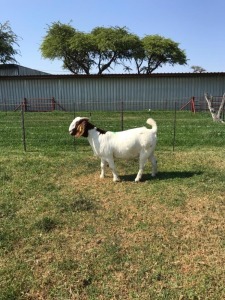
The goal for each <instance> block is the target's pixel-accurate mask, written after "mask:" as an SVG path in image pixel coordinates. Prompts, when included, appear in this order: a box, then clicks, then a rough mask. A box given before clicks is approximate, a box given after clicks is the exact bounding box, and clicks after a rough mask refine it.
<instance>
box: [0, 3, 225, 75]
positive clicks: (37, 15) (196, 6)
mask: <svg viewBox="0 0 225 300" xmlns="http://www.w3.org/2000/svg"><path fill="white" fill-rule="evenodd" d="M0 4H1V14H0V23H4V22H6V21H9V22H10V26H11V28H12V30H13V31H14V33H16V34H17V35H18V36H19V37H21V39H20V40H19V46H20V47H19V48H18V49H19V50H20V53H21V55H20V56H16V59H17V61H18V62H19V63H20V65H22V66H26V67H29V68H33V69H38V70H41V71H45V72H49V73H52V74H65V73H69V72H65V70H63V69H62V67H61V66H62V62H61V61H50V60H48V59H44V58H42V56H41V52H40V50H39V47H40V44H41V42H42V40H43V38H44V36H45V35H46V30H47V28H48V25H51V24H52V23H53V22H57V21H60V22H61V23H70V22H71V23H70V24H71V25H72V26H73V27H74V28H76V29H77V30H79V31H83V32H90V31H91V30H92V29H93V28H94V27H97V26H104V27H109V26H121V27H122V26H126V27H127V28H128V29H129V31H130V32H132V33H134V34H137V35H138V36H139V37H144V36H145V35H151V34H159V35H161V36H164V37H166V38H171V39H172V40H173V41H175V42H177V43H179V47H180V48H181V49H184V50H185V52H186V55H187V58H188V59H189V61H188V65H187V66H179V65H178V66H174V67H171V66H167V65H166V66H164V67H162V68H159V69H157V71H156V72H160V73H161V72H162V73H164V72H192V70H191V66H193V65H198V66H201V67H202V68H204V69H206V71H207V72H224V71H225V22H224V15H225V1H224V0H214V1H212V0H139V1H137V0H111V1H104V0H93V1H91V0H64V1H62V0H55V1H53V0H45V1H44V0H36V1H31V0H20V1H17V0H11V1H9V2H8V4H6V2H5V1H3V0H0ZM117 70H118V69H117ZM121 72H122V71H121ZM117 73H119V72H117Z"/></svg>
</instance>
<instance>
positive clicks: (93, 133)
mask: <svg viewBox="0 0 225 300" xmlns="http://www.w3.org/2000/svg"><path fill="white" fill-rule="evenodd" d="M101 135H102V134H101V132H100V131H99V129H98V128H96V127H95V128H94V129H91V130H89V131H88V138H87V139H88V141H89V144H90V145H91V148H92V150H93V152H94V153H95V154H96V155H99V154H100V136H101Z"/></svg>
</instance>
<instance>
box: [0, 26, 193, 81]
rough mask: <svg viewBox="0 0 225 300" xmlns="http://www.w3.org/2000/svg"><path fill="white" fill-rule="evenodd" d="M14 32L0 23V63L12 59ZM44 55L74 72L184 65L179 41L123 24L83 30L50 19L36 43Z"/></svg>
mask: <svg viewBox="0 0 225 300" xmlns="http://www.w3.org/2000/svg"><path fill="white" fill-rule="evenodd" d="M16 46H19V45H18V36H17V35H16V34H15V33H14V32H13V31H12V29H11V27H10V25H9V22H8V21H7V22H5V23H0V63H1V64H7V63H16V62H17V61H16V59H15V56H16V55H18V54H19V51H18V50H17V49H16ZM40 50H41V54H42V56H43V57H44V58H47V59H51V60H55V59H57V60H61V61H62V63H63V68H64V69H67V70H69V71H70V72H72V73H74V74H87V75H89V74H94V73H96V74H103V73H104V72H110V71H112V70H113V72H115V71H116V67H117V66H122V69H123V71H124V72H129V73H131V72H132V73H138V74H151V73H152V72H154V71H155V70H156V69H158V68H159V67H162V66H163V65H166V64H169V65H171V66H174V65H176V64H179V65H186V64H187V57H186V54H185V51H184V50H182V49H180V48H179V43H176V42H174V41H173V40H171V39H169V38H165V37H163V36H160V35H157V34H156V35H146V36H145V37H143V38H140V37H139V36H137V35H136V34H133V33H130V32H129V30H128V29H127V28H126V27H119V26H116V27H107V28H106V27H95V28H94V29H93V30H92V31H91V32H89V33H85V32H81V31H79V30H77V29H75V28H73V27H72V26H71V25H70V24H62V23H60V22H54V23H52V24H51V25H50V26H48V28H47V32H46V35H45V37H44V38H43V41H42V43H41V46H40Z"/></svg>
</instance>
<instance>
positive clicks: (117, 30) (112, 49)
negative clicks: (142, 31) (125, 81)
mask: <svg viewBox="0 0 225 300" xmlns="http://www.w3.org/2000/svg"><path fill="white" fill-rule="evenodd" d="M91 34H92V36H93V38H94V41H95V46H96V49H95V52H94V59H95V61H96V67H97V69H98V74H102V73H103V72H104V71H105V70H109V69H110V68H112V66H116V65H119V64H121V65H123V67H124V69H126V70H127V69H129V66H127V65H126V63H125V62H126V61H129V62H131V60H132V58H133V51H134V49H136V47H138V46H139V45H140V40H139V38H138V36H136V35H134V34H131V33H129V32H128V30H127V28H126V27H110V28H104V27H96V28H94V29H93V30H92V32H91Z"/></svg>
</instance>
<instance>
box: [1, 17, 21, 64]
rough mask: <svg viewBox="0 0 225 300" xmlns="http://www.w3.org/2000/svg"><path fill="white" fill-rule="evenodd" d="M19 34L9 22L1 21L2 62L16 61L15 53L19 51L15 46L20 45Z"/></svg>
mask: <svg viewBox="0 0 225 300" xmlns="http://www.w3.org/2000/svg"><path fill="white" fill-rule="evenodd" d="M17 42H18V36H17V35H16V34H15V33H14V32H13V31H12V29H11V27H10V24H9V22H8V21H7V22H5V23H3V24H2V23H0V63H2V64H6V63H9V62H14V63H16V62H17V61H16V59H15V57H14V56H15V55H17V54H19V51H18V50H16V49H15V48H14V46H15V45H17V46H19V45H18V43H17Z"/></svg>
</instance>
